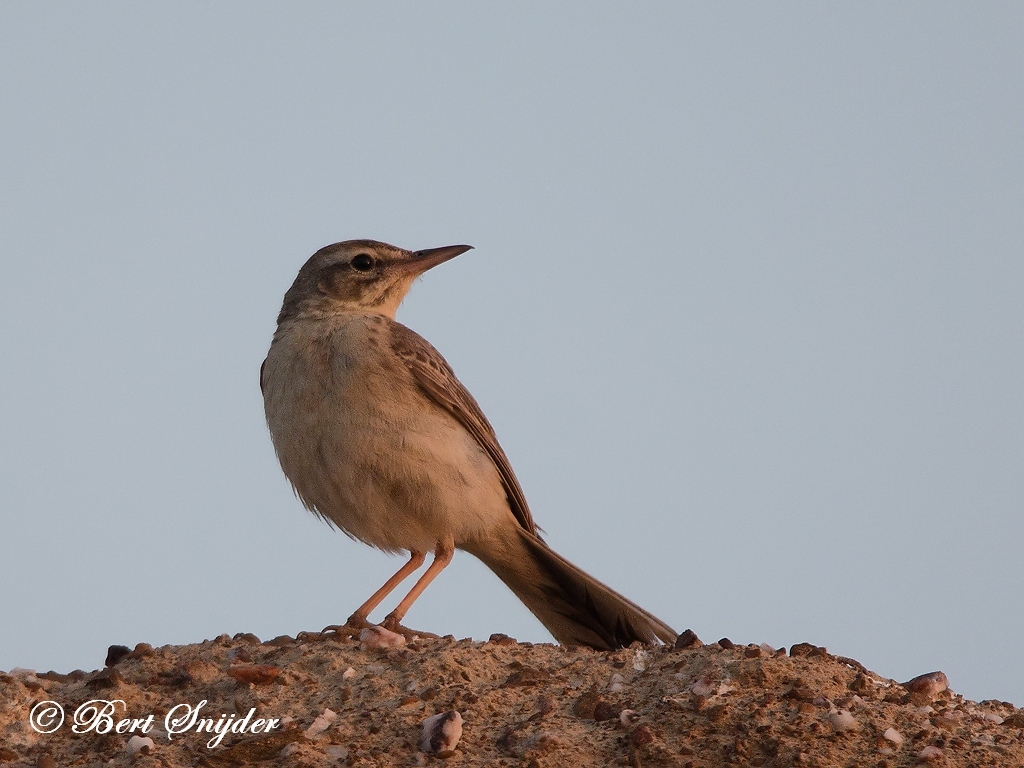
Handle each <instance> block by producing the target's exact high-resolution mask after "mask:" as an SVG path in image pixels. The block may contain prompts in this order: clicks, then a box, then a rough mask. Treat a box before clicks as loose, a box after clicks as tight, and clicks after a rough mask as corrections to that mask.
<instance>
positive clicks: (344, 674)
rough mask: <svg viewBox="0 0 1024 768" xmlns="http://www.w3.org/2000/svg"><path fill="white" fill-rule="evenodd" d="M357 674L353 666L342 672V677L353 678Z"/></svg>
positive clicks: (343, 678) (345, 678)
mask: <svg viewBox="0 0 1024 768" xmlns="http://www.w3.org/2000/svg"><path fill="white" fill-rule="evenodd" d="M355 676H356V671H355V670H354V669H352V667H349V668H348V669H346V670H345V671H344V672H342V673H341V679H342V680H351V679H352V678H353V677H355Z"/></svg>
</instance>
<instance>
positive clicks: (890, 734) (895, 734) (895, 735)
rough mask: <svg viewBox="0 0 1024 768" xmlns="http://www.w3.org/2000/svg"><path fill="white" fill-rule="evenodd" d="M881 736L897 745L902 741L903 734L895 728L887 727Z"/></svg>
mask: <svg viewBox="0 0 1024 768" xmlns="http://www.w3.org/2000/svg"><path fill="white" fill-rule="evenodd" d="M882 738H883V739H885V740H886V741H891V742H892V743H893V744H895V745H896V746H897V747H898V746H899V745H900V744H902V743H903V734H902V733H900V732H899V731H897V730H896V729H895V728H889V729H888V730H887V731H886V732H885V733H883V734H882Z"/></svg>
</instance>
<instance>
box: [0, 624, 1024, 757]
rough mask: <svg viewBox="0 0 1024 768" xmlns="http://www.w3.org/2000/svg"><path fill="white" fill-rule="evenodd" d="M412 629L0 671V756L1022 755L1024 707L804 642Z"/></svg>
mask: <svg viewBox="0 0 1024 768" xmlns="http://www.w3.org/2000/svg"><path fill="white" fill-rule="evenodd" d="M403 641H404V638H400V637H398V636H392V635H390V634H387V633H380V632H375V631H370V630H368V631H364V633H363V634H362V637H361V639H360V638H358V637H357V638H347V637H343V636H339V635H327V636H320V635H304V634H303V635H300V637H299V638H297V639H295V638H290V637H279V638H275V639H274V640H270V641H267V642H260V640H259V639H258V638H256V637H255V636H253V635H237V636H235V637H234V638H231V637H228V636H226V635H224V636H222V637H219V638H216V639H215V640H209V641H206V642H203V643H199V644H196V645H188V646H165V647H162V648H151V647H149V646H148V645H146V644H140V645H139V646H137V647H136V648H135V649H134V650H129V649H128V648H123V647H119V646H113V647H111V649H110V654H109V655H108V658H107V666H106V667H105V668H104V669H102V670H99V671H95V672H81V671H75V672H72V673H70V674H58V673H55V672H46V673H38V672H32V671H30V670H23V669H16V670H11V671H10V672H9V673H6V674H4V673H0V765H3V766H8V765H19V766H40V767H41V768H42V767H44V766H46V767H48V768H53V767H54V766H86V765H88V766H100V765H113V766H122V765H123V766H129V765H131V766H139V768H143V767H145V766H154V767H155V766H190V765H201V766H231V765H246V764H254V763H263V764H266V765H280V766H285V765H288V766H341V765H356V766H377V765H398V766H402V765H426V764H432V763H436V764H438V765H440V764H441V762H439V761H444V762H445V763H447V764H448V765H451V766H478V765H495V766H532V767H534V768H540V766H573V768H578V767H579V766H597V765H600V766H605V765H633V766H643V765H652V766H653V765H668V766H694V767H695V768H696V767H698V766H719V765H744V766H746V765H749V766H800V767H801V768H802V767H804V766H821V767H822V768H824V767H825V766H829V767H831V766H844V767H845V766H858V767H860V766H872V767H875V766H877V767H878V768H885V767H887V766H888V767H891V768H896V767H897V766H912V765H934V766H1024V710H1021V709H1015V708H1014V707H1013V705H1011V704H1008V703H1006V702H998V701H983V702H980V703H976V702H972V701H966V700H964V699H963V698H962V697H961V696H959V695H957V694H955V693H953V692H952V691H951V690H949V689H948V687H947V682H946V679H945V675H943V674H942V673H941V672H938V673H932V674H929V675H924V676H922V677H921V678H916V679H915V680H914V681H908V682H907V683H904V684H902V685H901V684H899V683H897V682H895V681H893V680H886V679H884V678H881V677H879V676H878V675H875V674H874V673H872V672H870V671H868V670H866V669H864V668H863V667H862V666H861V665H860V664H858V663H857V662H856V661H853V660H851V659H846V658H843V657H839V656H833V655H831V654H829V653H827V652H826V651H825V649H823V648H816V647H815V646H812V645H807V644H800V645H796V646H793V647H792V648H791V649H789V651H788V652H787V651H785V650H779V651H775V650H774V649H772V648H769V647H767V646H757V645H734V644H733V643H731V642H729V641H728V640H722V641H719V642H717V643H713V644H710V645H701V644H700V641H698V640H696V638H695V637H693V636H692V633H689V634H684V637H683V638H681V642H680V643H679V644H678V645H679V646H687V647H677V648H629V649H625V650H621V651H617V652H614V653H602V652H595V651H591V650H587V649H581V648H563V647H559V646H554V645H529V644H526V643H517V642H515V641H514V640H512V639H510V638H507V637H504V636H499V635H495V636H493V637H492V638H491V639H490V640H489V641H488V642H472V641H469V640H460V641H456V640H455V639H454V638H441V639H413V640H411V641H408V642H403ZM118 701H120V702H123V704H122V703H117V702H118ZM46 702H53V704H47V703H46ZM88 702H93V703H92V704H88ZM107 702H114V703H112V704H109V705H108V704H107ZM202 702H205V704H202V706H200V704H201V703H202ZM57 704H59V705H60V706H61V707H62V708H63V712H64V720H63V722H60V721H59V715H60V712H59V711H58V710H57V709H56V706H55V705H57ZM196 709H198V712H196ZM76 712H77V715H76ZM76 717H77V720H78V724H77V726H76V723H75V721H76ZM30 721H31V722H30ZM424 723H426V727H425V726H424ZM33 724H34V725H35V726H36V728H39V729H41V730H44V731H52V732H49V733H40V732H38V731H37V730H35V729H34V728H33ZM58 726H59V727H58ZM226 726H227V727H226ZM76 729H77V731H78V732H76ZM103 731H107V732H105V733H104V732H103ZM118 731H120V733H119V732H118ZM239 731H241V732H239ZM211 744H212V746H211Z"/></svg>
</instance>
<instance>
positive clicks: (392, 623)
mask: <svg viewBox="0 0 1024 768" xmlns="http://www.w3.org/2000/svg"><path fill="white" fill-rule="evenodd" d="M380 625H381V626H382V627H384V629H386V630H388V631H389V632H395V633H397V634H399V635H402V636H403V637H404V638H405V639H406V640H413V639H415V638H417V637H423V638H426V639H428V640H437V639H438V638H439V637H440V635H435V634H434V633H433V632H421V631H420V630H418V629H409V628H408V627H403V626H402V625H401V623H399V621H398V619H397V618H395V617H394V616H391V615H388V616H387V617H386V618H385V619H384V621H382V622H381V623H380Z"/></svg>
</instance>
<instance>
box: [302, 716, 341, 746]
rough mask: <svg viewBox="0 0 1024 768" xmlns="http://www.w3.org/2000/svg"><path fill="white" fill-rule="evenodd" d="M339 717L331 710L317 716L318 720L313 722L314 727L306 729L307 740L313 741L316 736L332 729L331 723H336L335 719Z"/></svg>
mask: <svg viewBox="0 0 1024 768" xmlns="http://www.w3.org/2000/svg"><path fill="white" fill-rule="evenodd" d="M337 716H338V715H337V713H336V712H334V711H333V710H330V709H325V710H324V711H323V714H321V715H317V718H316V720H314V721H313V723H312V725H310V726H309V728H307V729H306V734H305V735H306V738H307V739H312V738H313V737H314V736H318V735H320V734H321V733H323V732H324V731H326V730H327V729H328V728H330V727H331V723H333V722H334V718H336V717H337Z"/></svg>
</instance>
